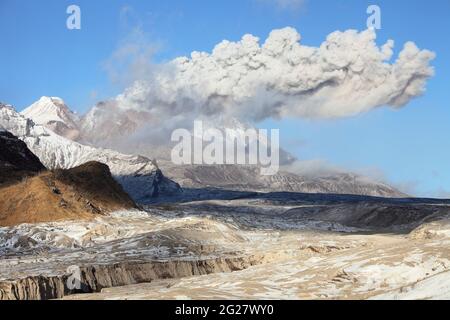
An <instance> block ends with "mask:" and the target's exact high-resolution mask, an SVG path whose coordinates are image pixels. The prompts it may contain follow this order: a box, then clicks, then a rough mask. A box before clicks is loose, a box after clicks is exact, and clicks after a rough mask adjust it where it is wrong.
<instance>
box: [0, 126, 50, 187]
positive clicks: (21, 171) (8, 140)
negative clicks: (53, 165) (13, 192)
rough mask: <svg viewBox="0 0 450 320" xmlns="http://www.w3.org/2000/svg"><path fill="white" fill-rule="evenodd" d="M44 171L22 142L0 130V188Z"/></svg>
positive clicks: (36, 158) (42, 166)
mask: <svg viewBox="0 0 450 320" xmlns="http://www.w3.org/2000/svg"><path fill="white" fill-rule="evenodd" d="M44 170H45V167H44V165H43V164H42V163H41V162H40V161H39V159H38V157H36V156H35V155H34V154H33V153H32V152H31V151H30V150H29V149H28V147H27V145H26V144H25V143H24V142H23V141H21V140H19V139H18V138H17V137H15V136H14V135H12V134H11V133H9V132H7V131H4V130H1V128H0V186H2V185H5V184H11V183H15V182H17V181H20V180H21V179H22V178H24V177H27V176H32V175H35V174H37V173H38V172H40V171H44Z"/></svg>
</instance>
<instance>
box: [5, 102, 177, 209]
mask: <svg viewBox="0 0 450 320" xmlns="http://www.w3.org/2000/svg"><path fill="white" fill-rule="evenodd" d="M0 125H1V126H2V127H4V128H5V129H6V130H7V131H9V132H11V133H12V134H14V135H15V136H17V137H18V138H19V139H21V140H23V141H24V142H25V143H26V144H27V146H28V148H29V149H30V150H31V151H32V152H33V153H34V154H35V155H36V156H37V157H38V158H39V159H40V160H41V162H42V163H43V164H44V165H45V166H46V167H47V168H48V169H57V168H60V169H70V168H74V167H76V166H79V165H81V164H84V163H86V162H90V161H98V162H101V163H104V164H107V165H108V166H109V168H110V170H111V173H112V175H113V176H114V177H115V178H116V179H117V181H118V182H119V183H121V184H122V186H123V188H124V189H125V191H127V192H128V193H129V194H130V195H131V196H132V197H133V198H134V199H136V200H137V201H145V200H146V199H147V198H149V197H152V196H155V195H157V194H160V193H164V192H168V193H170V192H177V191H178V190H179V186H178V185H177V184H176V183H174V182H172V181H170V180H168V179H166V178H165V177H164V176H163V175H162V173H161V171H160V170H159V168H158V167H157V166H156V164H155V163H154V162H153V161H152V160H150V159H148V158H146V157H142V156H136V155H128V154H123V153H119V152H116V151H113V150H109V149H101V148H94V147H90V146H86V145H83V144H80V143H78V142H74V141H72V140H69V139H66V138H64V137H62V136H60V135H58V134H56V133H54V132H53V131H52V130H49V129H47V128H46V127H44V126H41V125H38V124H35V123H34V122H33V121H32V120H30V119H27V118H25V117H24V116H23V115H21V114H19V113H18V112H16V111H15V110H14V108H12V107H11V106H8V105H3V104H1V105H0Z"/></svg>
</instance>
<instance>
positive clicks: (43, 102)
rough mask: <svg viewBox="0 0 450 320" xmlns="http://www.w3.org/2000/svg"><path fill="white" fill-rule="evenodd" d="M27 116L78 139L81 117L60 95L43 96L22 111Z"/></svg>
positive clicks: (66, 135) (63, 134) (39, 123)
mask: <svg viewBox="0 0 450 320" xmlns="http://www.w3.org/2000/svg"><path fill="white" fill-rule="evenodd" d="M21 114H22V115H23V116H24V117H25V118H29V119H31V120H33V122H34V123H36V124H38V125H42V126H45V127H47V128H48V129H50V130H52V131H54V132H56V133H57V134H59V135H61V136H64V137H67V138H69V139H72V140H74V139H77V137H78V136H79V134H80V132H79V129H78V122H79V121H80V119H79V117H78V116H77V115H76V114H75V113H74V112H72V111H71V110H70V109H69V107H68V106H67V105H66V104H65V103H64V100H63V99H61V98H58V97H45V96H44V97H42V98H40V99H39V100H38V101H36V102H35V103H33V104H32V105H31V106H29V107H28V108H26V109H25V110H23V111H22V112H21Z"/></svg>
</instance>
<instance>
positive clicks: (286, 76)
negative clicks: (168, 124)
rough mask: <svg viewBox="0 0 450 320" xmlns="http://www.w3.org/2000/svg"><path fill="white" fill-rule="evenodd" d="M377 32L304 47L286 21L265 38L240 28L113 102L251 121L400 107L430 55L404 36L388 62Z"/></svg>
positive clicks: (425, 71) (421, 86) (418, 90)
mask: <svg viewBox="0 0 450 320" xmlns="http://www.w3.org/2000/svg"><path fill="white" fill-rule="evenodd" d="M375 39H376V34H375V31H372V30H366V31H362V32H357V31H355V30H349V31H345V32H334V33H332V34H330V35H329V36H328V37H327V39H326V41H325V42H323V43H322V45H321V46H320V47H309V46H304V45H302V44H301V42H300V40H301V36H300V34H299V33H298V32H297V31H296V30H295V29H293V28H289V27H288V28H284V29H279V30H274V31H272V32H271V33H270V35H269V37H268V38H267V39H266V41H265V42H264V43H263V44H260V43H259V39H258V38H257V37H254V36H252V35H245V36H244V37H243V38H242V39H241V40H240V41H238V42H230V41H223V42H221V43H219V44H218V45H217V46H216V47H215V48H214V49H213V51H212V53H206V52H193V53H192V54H191V57H180V58H176V59H174V60H172V61H170V62H168V63H166V64H164V65H160V66H158V68H155V69H154V70H153V71H152V72H149V73H148V74H147V76H146V77H145V78H146V79H142V80H139V81H136V82H135V83H134V84H133V85H132V86H131V87H129V88H128V89H127V90H125V92H124V93H123V94H121V95H119V96H118V97H117V98H116V99H115V101H114V103H115V104H116V105H118V106H119V107H120V108H121V109H122V110H130V109H131V110H135V111H136V110H139V111H146V112H148V113H150V114H154V115H155V116H158V117H159V118H160V119H161V117H162V119H163V120H164V119H165V118H164V117H173V116H180V115H183V114H184V115H192V114H194V115H196V116H206V117H214V116H216V115H221V116H224V117H234V118H238V119H241V120H244V121H251V122H258V121H261V120H264V119H267V118H291V117H300V118H337V117H349V116H354V115H357V114H359V113H363V112H367V111H370V110H372V109H374V108H377V107H381V106H389V107H392V108H400V107H402V106H404V105H406V104H407V103H408V102H410V101H411V100H412V99H414V98H416V97H418V96H420V95H421V94H423V93H424V91H425V85H426V82H427V79H428V78H430V77H431V76H432V75H433V74H434V70H433V68H432V67H431V66H430V62H431V60H433V59H434V57H435V55H434V53H432V52H430V51H428V50H420V49H418V48H417V46H416V45H415V44H414V43H413V42H408V43H406V44H405V45H404V47H403V50H402V51H401V52H400V54H399V56H398V58H397V59H396V60H395V61H393V62H391V59H392V56H393V47H394V42H393V41H392V40H389V41H388V42H387V43H386V44H384V45H382V46H381V47H379V46H377V44H376V42H375ZM166 119H167V120H169V118H166Z"/></svg>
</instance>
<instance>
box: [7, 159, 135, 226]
mask: <svg viewBox="0 0 450 320" xmlns="http://www.w3.org/2000/svg"><path fill="white" fill-rule="evenodd" d="M134 208H137V206H136V204H135V203H134V201H133V200H132V199H131V198H130V197H129V196H128V194H127V193H125V191H124V190H123V189H122V187H121V186H120V185H119V184H118V183H117V182H116V181H115V180H114V179H113V178H112V176H111V173H110V171H109V168H108V166H106V165H104V164H101V163H98V162H89V163H86V164H84V165H81V166H79V167H76V168H72V169H69V170H62V169H59V170H55V171H53V172H44V173H42V174H40V175H38V176H35V177H32V178H29V179H27V180H25V181H22V182H20V183H17V184H14V185H11V186H8V187H5V188H2V189H0V226H14V225H18V224H21V223H40V222H52V221H60V220H73V219H74V220H78V219H89V218H93V217H95V216H96V215H99V214H102V215H104V214H107V213H110V212H113V211H116V210H122V209H134Z"/></svg>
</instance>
